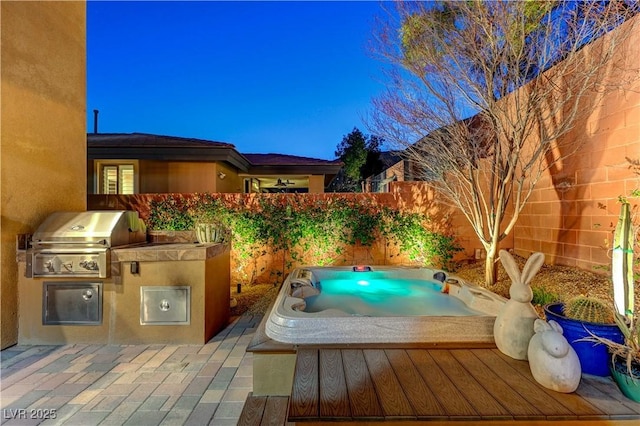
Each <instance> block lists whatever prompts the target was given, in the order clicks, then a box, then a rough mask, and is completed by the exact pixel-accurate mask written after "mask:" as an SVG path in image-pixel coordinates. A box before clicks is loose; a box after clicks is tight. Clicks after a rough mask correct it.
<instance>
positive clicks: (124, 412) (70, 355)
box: [0, 315, 262, 426]
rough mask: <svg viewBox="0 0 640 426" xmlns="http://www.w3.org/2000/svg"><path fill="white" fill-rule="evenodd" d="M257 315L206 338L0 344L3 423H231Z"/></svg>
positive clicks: (249, 380)
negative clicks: (183, 341)
mask: <svg viewBox="0 0 640 426" xmlns="http://www.w3.org/2000/svg"><path fill="white" fill-rule="evenodd" d="M261 320H262V316H261V315H255V316H251V315H244V316H241V317H238V318H236V319H235V320H234V321H233V322H232V323H231V324H229V326H227V328H225V329H224V330H222V331H221V332H220V333H218V334H217V335H216V336H215V337H214V338H213V339H211V341H209V342H208V343H207V344H205V345H81V344H70V345H64V346H13V347H10V348H7V349H5V350H3V351H2V352H0V354H1V355H2V358H1V364H2V365H1V376H0V378H1V382H0V408H1V416H0V423H1V424H3V425H7V426H8V425H36V424H42V425H82V426H87V425H135V426H141V425H206V424H210V425H216V426H225V425H236V424H237V422H238V418H239V417H240V413H241V412H242V407H243V405H244V402H245V399H246V397H247V394H248V393H249V392H251V391H252V388H253V370H252V354H251V353H247V352H246V351H245V350H246V348H247V345H248V344H249V342H250V341H251V339H252V337H253V335H254V331H255V329H256V328H257V327H258V325H259V324H260V321H261Z"/></svg>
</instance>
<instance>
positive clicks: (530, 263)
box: [522, 252, 544, 284]
mask: <svg viewBox="0 0 640 426" xmlns="http://www.w3.org/2000/svg"><path fill="white" fill-rule="evenodd" d="M543 264H544V254H542V253H540V252H536V253H533V254H532V255H531V256H530V257H529V259H528V260H527V263H526V264H525V265H524V268H522V283H523V284H529V283H530V282H531V280H532V279H533V277H534V276H535V275H536V274H537V273H538V271H539V270H540V268H541V267H542V265H543Z"/></svg>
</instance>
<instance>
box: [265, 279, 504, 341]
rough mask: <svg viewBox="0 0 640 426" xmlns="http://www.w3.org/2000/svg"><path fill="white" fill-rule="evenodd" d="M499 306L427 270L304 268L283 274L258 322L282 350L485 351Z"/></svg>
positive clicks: (482, 292)
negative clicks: (269, 306) (426, 347)
mask: <svg viewBox="0 0 640 426" xmlns="http://www.w3.org/2000/svg"><path fill="white" fill-rule="evenodd" d="M505 302H506V299H504V298H503V297H501V296H498V295H496V294H495V293H492V292H490V291H488V290H486V289H484V288H482V287H478V286H475V285H472V284H469V283H466V282H464V281H463V280H462V279H460V278H458V277H456V276H454V275H449V274H448V273H446V272H444V271H441V270H437V269H430V268H412V267H392V266H364V267H352V266H345V267H304V268H298V269H295V270H294V271H292V272H291V274H289V276H288V277H287V279H286V280H285V282H284V283H283V285H282V288H281V290H280V292H279V294H278V296H277V298H276V300H275V303H274V305H273V308H272V310H271V312H270V314H269V316H268V318H267V321H266V323H265V332H266V334H267V336H268V337H270V338H271V339H273V340H275V341H277V342H282V343H289V344H300V345H313V344H322V345H331V344H369V343H376V344H391V345H393V344H402V345H416V346H420V345H434V346H437V345H443V346H445V345H446V346H447V347H452V346H456V345H458V344H460V345H462V346H465V347H470V346H473V345H474V344H478V345H482V346H486V345H488V344H493V343H494V339H493V324H494V322H495V317H496V315H497V314H498V312H499V310H500V307H501V306H502V305H503V304H504V303H505Z"/></svg>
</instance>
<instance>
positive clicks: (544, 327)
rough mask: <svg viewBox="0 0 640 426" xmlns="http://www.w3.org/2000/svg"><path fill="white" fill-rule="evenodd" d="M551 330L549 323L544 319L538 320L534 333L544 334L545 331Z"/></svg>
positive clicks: (534, 324) (535, 323)
mask: <svg viewBox="0 0 640 426" xmlns="http://www.w3.org/2000/svg"><path fill="white" fill-rule="evenodd" d="M550 329H551V327H550V326H549V323H547V322H546V321H545V320H543V319H540V318H538V319H537V320H535V322H534V323H533V331H534V332H536V333H542V332H543V331H548V330H550Z"/></svg>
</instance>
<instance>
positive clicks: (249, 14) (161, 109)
mask: <svg viewBox="0 0 640 426" xmlns="http://www.w3.org/2000/svg"><path fill="white" fill-rule="evenodd" d="M384 14H385V12H384V11H383V10H382V8H381V5H380V3H379V2H376V1H374V2H366V1H352V2H338V1H324V2H309V1H300V2H289V1H277V2H261V1H255V2H243V1H240V2H230V1H227V2H204V1H201V2H147V1H144V2H114V1H109V2H94V1H89V2H88V3H87V131H89V132H92V131H93V110H94V109H98V110H100V114H99V131H100V132H101V133H108V132H110V133H130V132H142V133H154V134H163V135H171V136H182V137H194V138H201V139H209V140H215V141H222V142H229V143H232V144H234V145H236V147H237V148H238V150H239V151H240V152H243V153H268V152H277V153H283V154H291V155H302V156H308V157H316V158H324V159H333V158H334V151H335V148H336V146H337V145H338V143H339V142H340V141H341V140H342V137H343V136H345V135H346V134H348V133H349V132H351V130H353V128H354V127H357V128H359V129H360V130H361V131H363V132H364V133H365V134H369V133H370V131H369V129H367V128H366V125H365V120H364V119H365V117H366V115H367V113H368V112H369V111H370V110H371V99H372V98H373V97H375V96H377V95H378V94H379V93H381V92H382V91H383V90H384V85H383V82H382V72H381V70H382V67H383V65H384V64H382V63H381V62H379V61H377V60H375V59H372V58H371V55H370V54H369V53H368V47H367V46H368V44H369V41H370V39H371V38H372V34H373V29H374V22H375V16H376V15H379V16H384Z"/></svg>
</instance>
